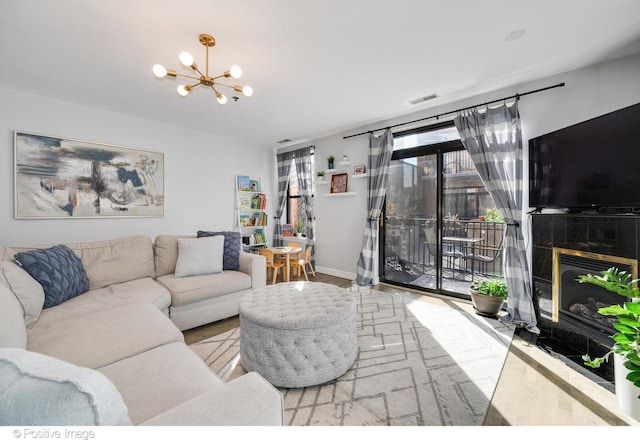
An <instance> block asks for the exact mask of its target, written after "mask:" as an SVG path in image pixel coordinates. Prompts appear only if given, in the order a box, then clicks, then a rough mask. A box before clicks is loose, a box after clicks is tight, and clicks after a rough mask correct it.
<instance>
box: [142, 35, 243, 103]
mask: <svg viewBox="0 0 640 440" xmlns="http://www.w3.org/2000/svg"><path fill="white" fill-rule="evenodd" d="M199 40H200V44H202V45H203V46H204V47H205V48H206V49H205V50H206V68H205V71H204V73H202V72H201V71H200V69H199V68H198V66H197V65H196V63H195V62H194V61H193V56H192V55H191V54H190V53H189V52H182V53H181V54H180V56H179V59H180V63H181V64H182V65H183V66H185V67H190V68H191V69H192V70H194V71H195V72H198V74H199V75H200V76H199V77H198V76H190V75H184V74H180V73H177V72H176V71H175V70H169V69H166V68H165V67H164V66H161V65H160V64H156V65H154V66H153V74H154V75H155V76H157V77H158V78H164V77H166V76H168V77H171V78H175V77H178V76H179V77H181V78H189V79H193V80H196V81H197V82H196V83H193V84H181V85H179V86H178V94H179V95H180V96H187V95H188V94H189V92H190V91H191V90H193V88H194V87H197V86H200V85H202V86H206V87H211V89H213V92H214V93H215V95H216V98H217V100H218V103H220V104H226V102H227V97H226V96H224V95H223V94H222V93H220V91H218V90H217V89H216V87H218V86H221V87H227V88H230V89H233V90H234V91H235V92H239V93H242V94H243V95H244V96H246V97H247V98H248V97H250V96H251V95H253V89H252V88H251V87H250V86H237V85H234V86H231V85H228V84H223V83H221V82H219V80H220V79H221V78H229V77H232V78H235V79H238V78H240V77H241V76H242V69H241V68H240V67H238V66H231V68H230V69H229V70H227V71H226V72H224V73H223V74H222V75H218V76H209V48H210V47H213V46H215V45H216V39H215V38H213V37H212V36H211V35H208V34H200V37H199ZM233 99H234V100H235V101H237V100H238V96H233Z"/></svg>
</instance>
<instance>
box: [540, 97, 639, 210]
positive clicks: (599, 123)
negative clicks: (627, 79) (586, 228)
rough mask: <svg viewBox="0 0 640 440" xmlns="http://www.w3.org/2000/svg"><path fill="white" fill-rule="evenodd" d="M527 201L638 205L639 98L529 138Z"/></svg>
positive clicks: (572, 206) (589, 206)
mask: <svg viewBox="0 0 640 440" xmlns="http://www.w3.org/2000/svg"><path fill="white" fill-rule="evenodd" d="M529 206H532V207H535V208H537V209H542V208H565V209H568V210H571V211H585V210H589V211H598V210H601V209H603V208H624V209H629V210H630V211H636V210H637V209H639V208H640V104H635V105H632V106H630V107H625V108H623V109H621V110H617V111H614V112H612V113H607V114H606V115H603V116H599V117H597V118H593V119H589V120H588V121H584V122H581V123H579V124H575V125H572V126H570V127H566V128H563V129H561V130H557V131H554V132H551V133H547V134H543V135H542V136H538V137H536V138H533V139H530V140H529Z"/></svg>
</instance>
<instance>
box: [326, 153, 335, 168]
mask: <svg viewBox="0 0 640 440" xmlns="http://www.w3.org/2000/svg"><path fill="white" fill-rule="evenodd" d="M333 161H334V157H333V156H329V157H327V168H329V169H330V170H332V169H333Z"/></svg>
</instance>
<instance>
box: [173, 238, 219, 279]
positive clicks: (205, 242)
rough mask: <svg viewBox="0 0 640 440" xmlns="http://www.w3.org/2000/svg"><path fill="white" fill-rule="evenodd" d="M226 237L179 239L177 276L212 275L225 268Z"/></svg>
mask: <svg viewBox="0 0 640 440" xmlns="http://www.w3.org/2000/svg"><path fill="white" fill-rule="evenodd" d="M223 250H224V237H223V236H221V235H219V236H215V237H205V238H182V239H179V240H178V261H176V272H175V275H176V277H177V278H182V277H191V276H196V275H211V274H214V273H220V272H222V270H223V264H222V253H223Z"/></svg>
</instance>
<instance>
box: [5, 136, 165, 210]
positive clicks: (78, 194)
mask: <svg viewBox="0 0 640 440" xmlns="http://www.w3.org/2000/svg"><path fill="white" fill-rule="evenodd" d="M14 148H15V150H14V151H15V154H14V160H15V174H14V176H15V196H14V201H15V217H16V218H17V219H27V218H29V219H45V218H99V217H162V216H164V154H163V153H160V152H157V151H150V150H143V149H138V148H129V147H119V146H116V145H109V144H103V143H98V142H90V141H82V140H78V139H66V138H61V137H55V136H45V135H39V134H34V133H25V132H15V133H14Z"/></svg>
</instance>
